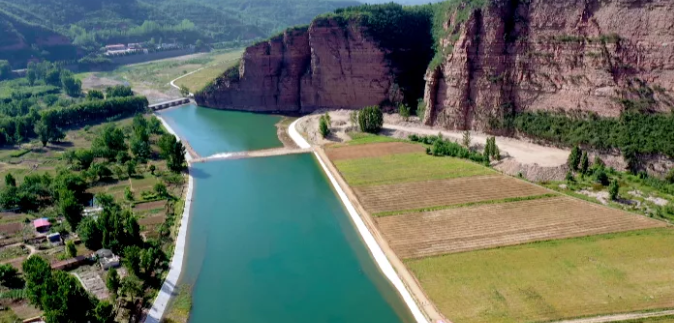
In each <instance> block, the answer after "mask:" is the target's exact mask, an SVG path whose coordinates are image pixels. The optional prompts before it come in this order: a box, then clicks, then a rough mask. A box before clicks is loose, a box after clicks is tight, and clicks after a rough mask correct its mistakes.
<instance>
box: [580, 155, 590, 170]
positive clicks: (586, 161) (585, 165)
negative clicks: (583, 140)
mask: <svg viewBox="0 0 674 323" xmlns="http://www.w3.org/2000/svg"><path fill="white" fill-rule="evenodd" d="M589 169H590V158H588V156H587V152H586V151H584V152H583V157H581V158H580V173H581V174H583V175H587V173H588V171H589Z"/></svg>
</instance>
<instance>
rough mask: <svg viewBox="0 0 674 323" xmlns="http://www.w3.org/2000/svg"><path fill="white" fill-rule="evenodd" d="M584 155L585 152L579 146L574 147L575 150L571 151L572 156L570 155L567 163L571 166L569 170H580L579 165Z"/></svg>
mask: <svg viewBox="0 0 674 323" xmlns="http://www.w3.org/2000/svg"><path fill="white" fill-rule="evenodd" d="M582 154H583V151H582V150H580V147H578V146H574V147H573V149H571V154H569V159H568V160H567V161H566V163H567V165H569V168H570V169H571V170H572V171H577V170H578V164H580V159H581V155H582Z"/></svg>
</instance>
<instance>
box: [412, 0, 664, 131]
mask: <svg viewBox="0 0 674 323" xmlns="http://www.w3.org/2000/svg"><path fill="white" fill-rule="evenodd" d="M445 17H446V21H445V24H444V28H445V32H446V34H447V35H446V37H443V42H442V46H443V47H445V48H444V51H445V53H446V55H445V56H444V58H443V59H442V60H441V61H440V62H439V64H436V65H437V66H432V68H429V70H428V72H427V74H426V89H425V94H424V101H425V103H426V105H427V112H426V115H425V120H424V122H425V123H426V124H429V125H441V126H443V127H446V128H453V129H477V130H490V131H494V132H498V130H499V129H504V128H505V125H503V124H502V123H503V120H505V119H506V118H505V117H506V116H507V115H509V114H512V113H516V112H521V111H535V110H564V111H571V110H581V111H588V112H595V113H597V114H598V115H600V116H618V115H619V114H620V112H621V111H622V110H623V108H624V107H625V105H626V104H632V105H636V108H640V106H639V105H640V103H644V105H643V106H648V107H649V109H650V110H651V111H653V112H669V111H670V110H671V109H672V106H674V105H673V103H674V100H672V98H673V97H674V92H673V91H674V1H672V0H563V1H550V0H491V1H488V4H487V5H485V6H482V7H475V8H471V6H469V5H466V4H462V5H459V6H458V7H455V8H452V9H451V10H449V11H448V12H446V16H445ZM621 100H622V102H621Z"/></svg>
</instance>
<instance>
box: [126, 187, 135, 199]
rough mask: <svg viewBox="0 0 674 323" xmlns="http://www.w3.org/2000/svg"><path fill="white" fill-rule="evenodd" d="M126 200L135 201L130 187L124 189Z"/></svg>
mask: <svg viewBox="0 0 674 323" xmlns="http://www.w3.org/2000/svg"><path fill="white" fill-rule="evenodd" d="M124 199H126V200H127V201H133V200H134V198H133V192H132V191H131V189H130V188H129V187H128V186H127V187H125V188H124Z"/></svg>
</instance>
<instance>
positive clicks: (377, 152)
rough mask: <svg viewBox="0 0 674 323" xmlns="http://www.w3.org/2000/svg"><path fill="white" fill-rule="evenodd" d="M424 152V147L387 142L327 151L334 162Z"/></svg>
mask: <svg viewBox="0 0 674 323" xmlns="http://www.w3.org/2000/svg"><path fill="white" fill-rule="evenodd" d="M424 152H426V148H424V146H422V145H419V144H411V143H404V142H386V143H377V144H368V145H358V146H346V147H340V148H333V149H326V151H325V153H326V154H327V155H328V157H329V158H330V160H332V161H337V160H347V159H359V158H374V157H381V156H387V155H393V154H406V153H424Z"/></svg>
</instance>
